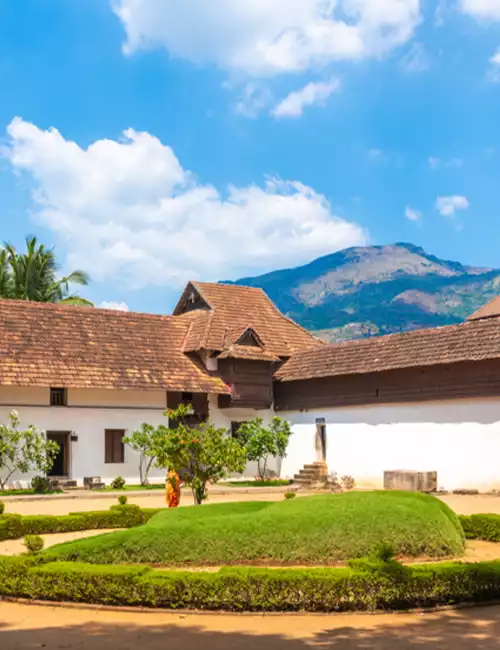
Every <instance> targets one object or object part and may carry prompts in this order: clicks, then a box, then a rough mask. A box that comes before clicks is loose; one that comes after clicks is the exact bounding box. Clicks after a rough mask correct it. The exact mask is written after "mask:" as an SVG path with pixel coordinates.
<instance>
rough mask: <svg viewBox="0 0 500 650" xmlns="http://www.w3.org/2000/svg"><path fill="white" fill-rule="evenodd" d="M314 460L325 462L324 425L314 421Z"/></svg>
mask: <svg viewBox="0 0 500 650" xmlns="http://www.w3.org/2000/svg"><path fill="white" fill-rule="evenodd" d="M316 460H318V461H320V462H322V463H324V462H326V424H325V423H324V421H323V422H322V421H319V422H318V421H316Z"/></svg>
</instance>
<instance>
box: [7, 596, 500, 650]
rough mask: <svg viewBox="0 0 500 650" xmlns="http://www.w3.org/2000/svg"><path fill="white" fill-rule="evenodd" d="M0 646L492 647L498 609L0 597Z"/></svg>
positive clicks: (19, 649)
mask: <svg viewBox="0 0 500 650" xmlns="http://www.w3.org/2000/svg"><path fill="white" fill-rule="evenodd" d="M0 647H1V648H2V650H32V649H33V648H46V649H47V650H56V649H57V650H59V649H62V648H83V649H87V648H88V649H92V650H137V648H138V647H142V648H147V649H148V650H160V649H161V650H165V648H167V649H170V650H199V648H203V649H204V650H255V649H256V648H258V649H259V650H306V649H309V648H317V649H321V650H355V649H359V650H361V649H362V650H388V649H390V650H403V649H405V650H406V649H408V650H409V649H412V650H415V649H422V650H424V649H425V650H447V649H453V650H493V649H494V648H495V649H498V648H500V607H488V608H477V609H462V610H457V611H445V612H437V613H432V614H419V613H416V614H394V615H357V614H356V615H355V614H349V615H342V614H334V615H316V616H314V615H310V616H308V615H286V614H285V615H278V616H274V615H273V616H255V615H243V616H242V615H222V614H221V615H217V614H216V615H199V614H187V615H183V614H179V613H177V614H171V613H164V612H147V611H136V612H133V613H130V611H110V610H103V609H84V608H80V607H64V608H61V607H57V606H52V605H32V604H18V603H0Z"/></svg>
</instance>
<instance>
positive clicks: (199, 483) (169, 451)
mask: <svg viewBox="0 0 500 650" xmlns="http://www.w3.org/2000/svg"><path fill="white" fill-rule="evenodd" d="M191 412H192V407H191V406H190V405H186V404H181V405H180V406H179V407H178V408H177V409H175V410H167V411H165V415H167V416H168V417H169V418H170V420H171V421H172V422H175V424H176V426H175V428H173V429H168V428H166V427H165V428H164V430H163V431H158V432H157V434H156V435H155V441H154V445H153V449H152V451H153V453H154V455H155V456H156V466H157V467H162V468H163V469H168V470H170V471H173V472H177V474H178V475H179V477H180V479H181V480H182V481H184V483H185V484H186V485H188V486H189V487H190V488H191V490H192V492H193V497H194V502H195V504H196V505H200V504H201V503H203V501H206V499H207V496H208V495H207V485H208V483H216V482H217V481H220V480H221V479H223V478H227V477H228V476H230V474H232V473H234V472H238V473H241V472H243V470H244V468H245V450H244V449H243V448H242V447H241V445H240V444H239V442H237V441H236V440H233V439H232V438H231V437H230V436H229V434H228V431H227V430H226V429H221V428H217V427H215V426H214V425H213V424H212V423H210V422H202V423H201V424H199V425H198V426H194V427H193V426H189V425H188V424H187V423H186V417H187V416H188V415H189V414H190V413H191Z"/></svg>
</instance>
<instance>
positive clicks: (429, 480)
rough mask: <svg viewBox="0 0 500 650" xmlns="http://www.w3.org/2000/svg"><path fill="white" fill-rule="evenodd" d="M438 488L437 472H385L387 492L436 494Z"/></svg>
mask: <svg viewBox="0 0 500 650" xmlns="http://www.w3.org/2000/svg"><path fill="white" fill-rule="evenodd" d="M437 487H438V485H437V472H415V471H411V470H392V471H390V472H384V489H385V490H404V491H406V492H436V491H437Z"/></svg>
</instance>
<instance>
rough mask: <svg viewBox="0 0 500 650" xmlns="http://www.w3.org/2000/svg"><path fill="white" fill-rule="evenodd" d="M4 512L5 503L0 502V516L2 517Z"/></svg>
mask: <svg viewBox="0 0 500 650" xmlns="http://www.w3.org/2000/svg"><path fill="white" fill-rule="evenodd" d="M4 512H5V503H4V502H3V501H0V515H3V513H4Z"/></svg>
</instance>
